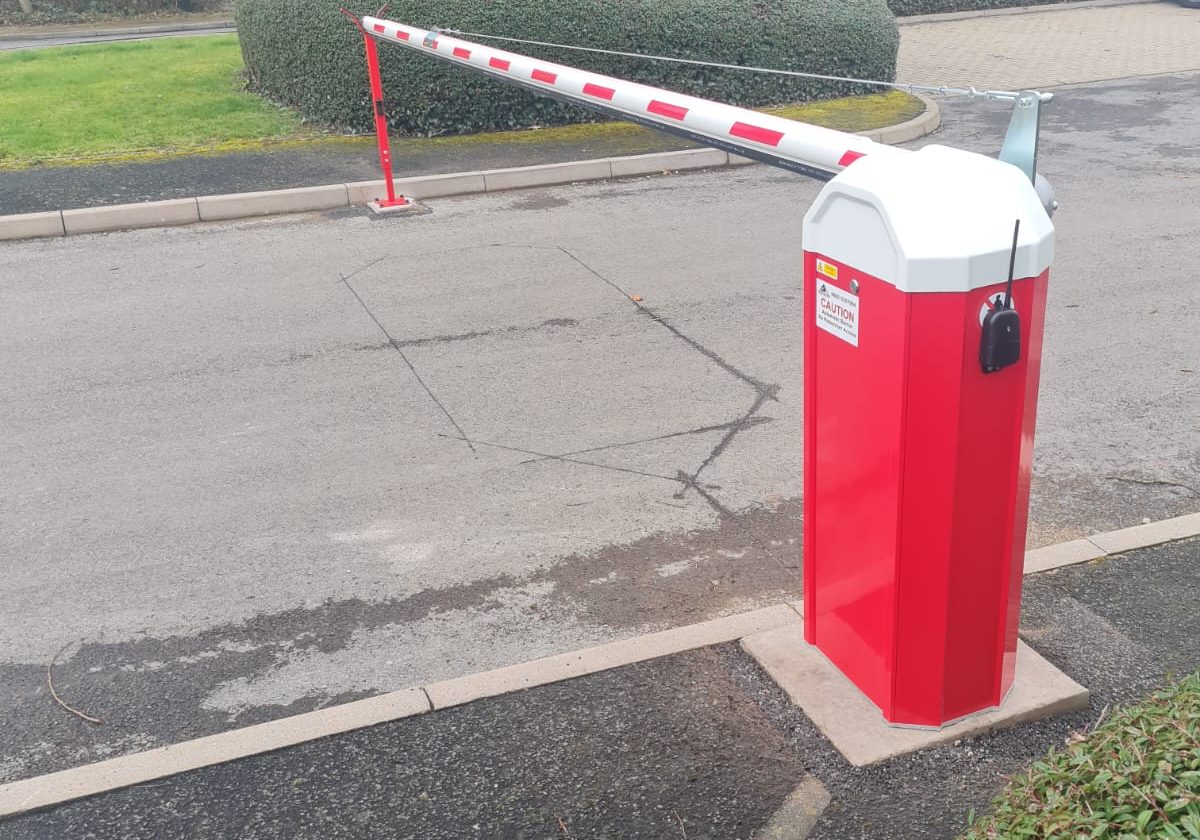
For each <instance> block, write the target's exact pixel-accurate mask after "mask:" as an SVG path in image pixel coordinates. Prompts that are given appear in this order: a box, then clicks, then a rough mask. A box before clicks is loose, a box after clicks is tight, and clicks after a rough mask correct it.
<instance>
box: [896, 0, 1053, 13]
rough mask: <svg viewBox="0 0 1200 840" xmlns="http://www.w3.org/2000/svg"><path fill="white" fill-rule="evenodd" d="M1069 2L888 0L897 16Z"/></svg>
mask: <svg viewBox="0 0 1200 840" xmlns="http://www.w3.org/2000/svg"><path fill="white" fill-rule="evenodd" d="M1067 2H1070V0H888V6H890V7H891V9H892V11H893V12H895V13H896V14H897V15H932V14H935V13H937V12H973V11H975V10H977V9H999V8H1001V7H1008V6H1048V5H1051V4H1053V3H1067Z"/></svg>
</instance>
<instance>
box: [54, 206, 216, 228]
mask: <svg viewBox="0 0 1200 840" xmlns="http://www.w3.org/2000/svg"><path fill="white" fill-rule="evenodd" d="M62 218H63V228H64V229H65V230H66V234H67V235H68V236H73V235H74V234H77V233H98V232H101V231H109V230H131V229H133V228H147V227H167V226H169V225H190V224H193V223H195V222H198V221H200V208H199V207H198V206H197V203H196V199H194V198H175V199H169V200H167V201H146V202H142V203H141V204H110V205H108V206H105V207H88V208H84V209H81V210H64V211H63V212H62Z"/></svg>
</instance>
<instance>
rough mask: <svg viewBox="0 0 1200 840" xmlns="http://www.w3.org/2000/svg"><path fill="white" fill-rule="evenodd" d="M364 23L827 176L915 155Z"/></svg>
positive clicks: (462, 60)
mask: <svg viewBox="0 0 1200 840" xmlns="http://www.w3.org/2000/svg"><path fill="white" fill-rule="evenodd" d="M362 26H363V28H364V30H365V31H366V32H367V33H368V34H369V35H373V36H374V37H376V38H378V39H380V40H383V41H390V42H391V43H394V44H399V45H400V46H403V47H408V48H409V49H412V50H415V51H417V52H422V53H426V54H428V55H431V56H433V57H435V58H439V59H442V60H443V61H447V62H450V63H451V64H457V65H459V66H460V67H467V68H470V69H471V70H477V71H479V72H480V73H484V74H486V75H488V76H491V77H493V78H496V79H501V80H502V81H505V82H509V83H510V84H515V85H518V86H520V87H524V88H528V89H530V90H533V91H535V92H537V93H540V94H543V95H545V96H550V97H553V98H555V99H560V100H563V101H565V102H571V103H574V104H576V105H582V106H584V107H586V108H590V109H592V110H594V111H599V112H601V113H604V114H608V115H611V116H615V117H619V118H621V119H625V120H629V121H631V122H636V123H640V124H641V125H645V126H648V127H650V128H655V129H659V130H662V131H666V132H669V133H671V134H677V135H680V136H683V137H686V138H687V139H689V140H693V141H695V142H697V143H702V144H704V145H706V146H714V147H716V148H718V149H724V150H725V151H728V152H733V153H734V154H738V155H742V156H743V157H748V158H753V159H754V160H758V161H761V162H763V163H769V164H771V165H773V166H778V167H781V168H783V169H787V170H790V171H792V172H798V173H800V174H803V175H809V176H811V177H814V178H819V179H821V180H828V179H830V178H832V177H833V176H834V175H836V174H837V173H839V172H841V171H842V170H843V169H845V168H846V167H847V166H849V165H850V164H851V163H853V162H854V161H856V160H858V159H859V158H860V157H863V156H864V155H902V154H908V152H907V151H906V150H904V149H898V148H896V147H894V146H885V145H883V144H881V143H876V142H874V141H873V140H869V139H867V138H866V137H860V136H858V135H856V134H848V133H846V132H843V131H834V130H833V129H829V128H821V127H820V126H815V125H810V124H808V123H802V122H797V121H796V120H789V119H784V118H783V117H774V116H771V115H769V114H763V113H761V112H759V111H751V110H749V109H746V108H738V107H736V106H734V105H723V104H721V103H719V102H712V101H710V100H708V99H700V98H698V97H695V96H688V95H686V94H682V93H674V92H672V91H669V90H664V89H662V88H655V87H650V86H648V85H640V84H638V83H636V82H628V81H625V80H623V79H616V78H613V77H611V76H602V75H600V74H599V73H589V72H587V71H586V70H579V69H577V68H574V67H567V66H565V65H562V64H554V63H553V62H549V61H542V60H541V59H537V58H532V57H530V56H527V55H521V54H520V53H512V52H507V51H505V50H499V49H495V48H493V47H488V46H484V45H482V44H476V43H473V42H471V41H463V40H461V39H459V38H454V37H452V36H450V35H447V34H445V33H442V32H435V31H431V30H427V29H419V28H417V27H414V26H406V25H405V24H402V23H396V22H395V21H390V20H382V19H380V18H375V17H364V18H363V19H362Z"/></svg>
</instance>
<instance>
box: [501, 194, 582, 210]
mask: <svg viewBox="0 0 1200 840" xmlns="http://www.w3.org/2000/svg"><path fill="white" fill-rule="evenodd" d="M570 203H571V202H570V201H568V200H567V199H565V198H563V197H561V196H557V195H553V194H551V193H547V192H534V193H530V194H529V195H527V196H525V197H523V198H519V199H517V200H516V201H513V202H512V203H510V204H509V205H508V209H509V210H553V209H554V208H555V207H567V206H569V205H570Z"/></svg>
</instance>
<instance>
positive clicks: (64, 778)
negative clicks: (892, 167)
mask: <svg viewBox="0 0 1200 840" xmlns="http://www.w3.org/2000/svg"><path fill="white" fill-rule="evenodd" d="M1195 536H1200V513H1194V514H1188V515H1185V516H1179V517H1175V518H1173V519H1167V520H1162V521H1160V522H1154V523H1149V524H1146V525H1137V526H1134V527H1132V528H1125V529H1122V530H1119V531H1109V532H1106V533H1104V534H1098V535H1096V537H1094V538H1091V539H1096V540H1099V542H1101V543H1103V544H1105V545H1110V546H1113V547H1116V548H1119V549H1120V551H1132V550H1133V549H1136V548H1146V547H1149V546H1153V545H1158V544H1160V543H1163V542H1168V541H1171V540H1178V539H1187V538H1190V537H1195ZM1091 539H1082V540H1072V541H1071V542H1067V543H1061V544H1059V545H1055V546H1047V547H1046V548H1040V549H1035V550H1033V551H1030V552H1028V553H1027V554H1026V557H1025V574H1034V573H1037V572H1041V571H1045V570H1048V569H1054V568H1058V567H1061V566H1065V565H1069V564H1073V563H1083V562H1087V561H1088V560H1095V559H1098V558H1099V557H1103V556H1106V552H1105V551H1104V550H1103V549H1101V548H1100V547H1099V545H1097V544H1096V543H1093V542H1092V541H1091ZM1097 551H1098V552H1100V553H1099V554H1096V552H1097ZM801 624H802V621H801V617H800V605H799V604H798V603H793V604H776V605H774V606H771V607H764V608H762V609H758V610H752V611H750V612H745V613H738V614H735V615H731V616H727V617H725V618H718V619H713V620H712V621H706V622H703V623H700V624H694V625H689V626H686V627H678V628H674V629H671V630H664V631H661V632H658V633H650V634H647V635H643V636H636V637H634V638H631V639H622V640H620V641H616V642H611V643H609V644H606V645H600V646H598V647H593V648H587V649H584V650H579V651H572V652H570V653H563V654H558V655H555V656H549V657H545V658H543V659H536V660H533V661H531V662H525V663H521V664H518V665H511V666H508V667H505V668H497V669H494V670H491V671H484V672H482V673H479V674H471V675H467V676H463V677H457V678H454V679H449V680H443V681H441V682H437V683H432V684H430V685H426V686H422V687H419V688H406V689H401V690H400V691H396V692H391V693H388V694H382V695H379V696H377V697H370V698H367V699H365V700H357V701H354V702H351V703H346V704H342V705H339V706H332V707H329V708H326V709H320V710H318V711H315V712H307V713H305V714H302V715H295V716H293V717H289V718H282V719H280V720H277V721H271V722H269V723H264V724H258V725H256V726H251V727H246V728H243V729H234V730H231V731H229V732H224V733H220V734H218V735H210V736H206V737H203V738H198V739H195V740H193V741H185V742H182V743H179V744H172V745H170V746H167V747H159V748H157V749H153V750H149V751H146V752H142V753H134V754H132V755H128V756H122V757H119V758H113V759H109V760H107V761H101V762H97V763H95V764H86V765H83V766H81V767H75V768H72V769H70V770H62V771H59V772H57V773H50V774H47V775H44V776H35V777H34V778H31V779H22V780H21V781H17V782H10V783H8V784H4V785H0V818H3V817H6V816H13V815H16V814H21V813H25V812H27V811H32V810H36V809H38V808H45V807H49V806H52V805H59V804H62V803H64V802H69V801H71V800H74V799H80V798H82V797H85V796H93V795H95V794H98V793H104V792H106V791H109V790H116V789H117V788H122V787H129V786H132V785H136V784H141V783H143V782H148V781H153V780H155V779H161V778H165V777H166V776H172V775H175V774H177V773H182V772H186V771H188V770H194V769H198V768H200V767H207V766H211V765H214V764H220V763H224V762H227V761H233V760H234V759H238V758H246V757H249V756H253V755H259V754H262V753H265V752H270V751H273V750H277V749H281V748H283V747H287V746H294V745H296V744H301V743H305V742H307V741H314V740H316V739H318V738H324V737H326V736H328V735H335V734H338V733H341V732H349V731H351V730H354V729H360V728H363V727H367V726H374V725H376V724H379V723H386V722H388V721H392V720H399V719H402V718H405V717H411V716H413V715H417V714H422V713H425V712H428V711H437V710H439V709H446V708H450V707H453V706H457V705H461V704H464V703H469V702H472V701H473V700H479V699H482V698H485V697H495V696H498V695H501V694H506V693H508V692H512V691H520V690H523V689H528V688H536V687H537V686H541V685H547V684H549V683H552V682H559V681H561V680H568V679H572V678H574V677H579V676H584V675H585V674H594V673H597V672H599V671H604V670H607V669H610V668H618V667H621V666H623V665H630V664H633V663H635V662H642V661H645V660H647V659H654V658H657V657H660V656H668V655H671V654H674V653H681V652H683V651H687V650H693V649H695V648H700V647H707V646H709V645H714V644H720V643H722V642H731V641H737V640H744V639H746V638H747V637H750V636H761V635H762V634H765V633H771V632H775V631H784V632H786V631H788V630H789V629H792V630H796V629H799V628H800V627H801ZM1026 655H1027V656H1028V655H1029V654H1028V653H1027V654H1026ZM1033 655H1034V656H1036V654H1033ZM1034 688H1036V686H1035V687H1034ZM1069 699H1070V700H1071V702H1073V703H1078V702H1079V695H1078V693H1076V694H1074V695H1072V696H1071V697H1070V698H1069ZM992 723H994V722H992V721H989V725H991V724H992Z"/></svg>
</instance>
